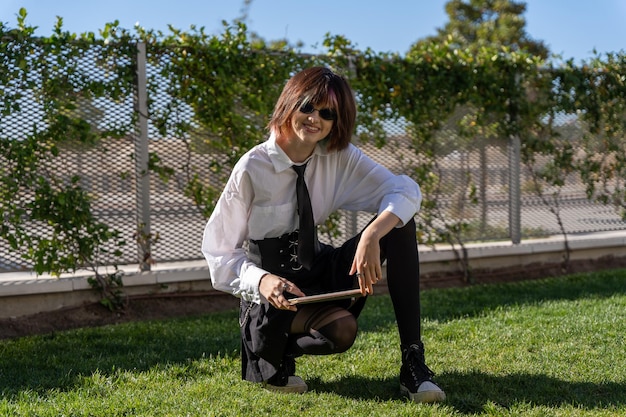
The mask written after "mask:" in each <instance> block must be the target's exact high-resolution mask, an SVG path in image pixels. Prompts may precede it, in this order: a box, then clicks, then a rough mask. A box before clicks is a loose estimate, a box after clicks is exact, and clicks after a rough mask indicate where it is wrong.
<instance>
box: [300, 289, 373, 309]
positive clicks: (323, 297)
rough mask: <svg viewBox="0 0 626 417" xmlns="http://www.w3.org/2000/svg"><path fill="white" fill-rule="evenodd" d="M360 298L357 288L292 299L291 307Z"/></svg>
mask: <svg viewBox="0 0 626 417" xmlns="http://www.w3.org/2000/svg"><path fill="white" fill-rule="evenodd" d="M357 296H358V297H360V296H361V290H360V289H358V288H356V289H353V290H346V291H337V292H329V293H325V294H316V295H305V296H304V297H296V298H290V299H289V302H290V303H291V305H296V304H306V303H316V302H319V301H330V300H340V299H342V298H351V297H357Z"/></svg>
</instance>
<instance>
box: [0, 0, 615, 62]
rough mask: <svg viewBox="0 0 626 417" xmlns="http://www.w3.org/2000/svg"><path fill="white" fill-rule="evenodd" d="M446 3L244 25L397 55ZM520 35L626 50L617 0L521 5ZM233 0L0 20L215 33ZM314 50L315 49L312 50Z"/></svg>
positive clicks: (266, 15)
mask: <svg viewBox="0 0 626 417" xmlns="http://www.w3.org/2000/svg"><path fill="white" fill-rule="evenodd" d="M445 4H446V0H384V1H372V2H370V1H365V0H334V1H318V2H315V1H313V2H310V1H293V0H292V1H289V0H253V1H252V6H251V8H250V10H249V16H248V20H247V22H248V27H249V30H250V31H254V32H256V33H258V34H259V35H260V36H261V37H263V38H265V39H267V40H272V39H279V38H284V37H286V38H287V39H289V40H290V41H291V42H296V41H302V42H303V43H304V44H305V48H304V51H305V52H316V51H318V52H319V51H320V50H321V49H322V48H321V43H322V41H323V39H324V35H325V33H327V32H329V33H331V34H332V35H343V36H345V37H347V38H348V39H349V40H351V41H352V42H353V43H354V44H356V45H357V47H358V48H359V49H361V50H364V49H366V48H367V47H370V48H372V49H373V50H374V51H375V52H399V53H405V52H406V51H407V50H408V49H409V47H410V45H411V44H413V43H414V42H415V41H416V40H418V39H421V38H424V37H426V36H429V35H433V34H435V33H436V29H437V28H439V27H442V26H443V25H444V24H445V22H446V21H447V15H446V14H445V10H444V5H445ZM526 4H527V12H526V15H525V17H526V21H527V28H526V29H527V32H528V33H529V34H530V35H531V36H532V37H533V38H534V39H539V40H543V41H544V42H546V43H547V44H548V46H549V47H550V50H551V51H552V52H553V53H557V54H561V55H562V56H563V58H565V59H568V58H574V59H575V60H576V61H580V60H581V59H588V58H590V57H592V56H593V53H592V51H593V49H594V48H595V49H596V50H597V51H598V52H601V53H604V52H618V51H624V50H626V1H625V0H594V1H588V0H584V1H573V0H528V1H526ZM242 5H243V1H241V0H178V1H164V0H151V1H147V0H107V1H101V0H100V1H96V0H82V1H81V0H0V21H2V22H3V23H8V24H9V26H11V27H14V26H15V24H16V14H17V11H18V10H19V9H20V7H25V8H26V9H27V11H28V18H27V22H29V23H30V24H31V25H34V26H38V27H39V29H38V30H37V34H39V35H41V36H47V35H49V34H50V33H51V29H52V26H53V24H54V22H55V20H56V16H61V17H63V19H64V27H65V29H66V30H69V31H71V32H95V33H98V30H99V29H102V28H103V27H104V25H105V23H107V22H113V21H114V20H119V21H120V25H121V26H122V27H124V28H128V29H132V27H133V26H134V25H135V23H136V22H139V24H141V26H143V27H145V28H148V29H150V28H151V29H160V30H164V31H166V30H167V25H168V24H172V25H173V26H174V27H176V28H178V29H182V30H187V29H189V26H190V25H192V24H194V25H196V26H198V27H201V26H204V27H205V30H206V31H207V32H208V33H211V34H219V33H221V32H222V26H221V23H220V22H221V21H222V20H226V21H228V22H231V21H232V20H233V19H235V18H237V17H239V16H240V10H241V7H242ZM316 45H317V47H316Z"/></svg>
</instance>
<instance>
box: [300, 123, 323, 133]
mask: <svg viewBox="0 0 626 417" xmlns="http://www.w3.org/2000/svg"><path fill="white" fill-rule="evenodd" d="M302 126H304V128H305V129H306V130H308V131H309V132H312V133H317V132H319V131H320V130H321V129H320V128H319V127H315V126H311V125H307V124H303V125H302Z"/></svg>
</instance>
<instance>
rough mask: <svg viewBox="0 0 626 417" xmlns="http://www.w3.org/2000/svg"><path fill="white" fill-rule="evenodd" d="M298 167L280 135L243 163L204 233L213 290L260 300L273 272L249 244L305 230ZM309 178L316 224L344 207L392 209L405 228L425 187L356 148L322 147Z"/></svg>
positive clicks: (308, 170)
mask: <svg viewBox="0 0 626 417" xmlns="http://www.w3.org/2000/svg"><path fill="white" fill-rule="evenodd" d="M293 164H294V162H292V161H291V160H290V159H289V157H288V156H287V154H286V153H285V152H284V151H283V150H282V149H281V148H280V147H279V146H278V145H277V144H276V138H275V137H274V135H270V137H269V139H268V140H267V141H266V142H264V143H262V144H260V145H257V146H255V147H254V148H252V149H251V150H249V151H248V152H247V153H246V154H245V155H244V156H243V157H242V158H241V159H240V160H239V161H238V162H237V164H236V165H235V167H234V168H233V171H232V173H231V175H230V178H229V180H228V182H227V184H226V187H225V188H224V191H223V192H222V195H221V196H220V198H219V200H218V202H217V205H216V206H215V209H214V210H213V213H212V215H211V217H210V218H209V221H208V222H207V225H206V227H205V230H204V237H203V241H202V252H203V254H204V256H205V257H206V260H207V262H208V265H209V272H210V274H211V282H212V284H213V287H214V288H215V289H217V290H220V291H225V292H229V293H232V294H234V295H235V296H238V297H241V298H243V299H245V300H247V301H253V302H256V303H259V302H260V301H261V296H260V294H259V281H260V280H261V277H262V276H263V275H265V274H267V271H265V270H263V269H262V268H261V267H260V263H259V262H258V260H252V259H250V257H249V256H248V255H247V253H246V250H245V249H244V242H245V241H247V240H249V239H253V240H261V239H264V238H272V237H278V236H282V235H283V234H285V233H290V232H293V231H294V230H297V229H298V215H297V202H296V194H295V187H296V186H295V184H296V177H297V175H296V173H295V171H294V170H293V169H291V166H292V165H293ZM305 179H306V183H307V188H308V190H309V194H310V196H311V204H312V207H313V217H314V220H315V224H320V223H323V222H324V221H325V220H326V219H327V218H328V216H329V215H330V214H331V213H333V212H334V211H336V210H338V209H345V210H354V211H367V212H372V213H382V212H383V211H391V212H392V213H393V214H395V215H396V216H398V217H399V218H400V220H401V221H402V222H403V223H406V222H407V221H409V220H410V219H411V218H412V217H413V216H414V215H415V214H416V213H417V211H418V210H419V207H420V203H421V200H422V194H421V192H420V188H419V186H418V185H417V183H415V181H413V180H412V179H411V178H409V177H408V176H406V175H394V174H392V173H391V172H390V171H389V170H388V169H386V168H385V167H383V166H382V165H379V164H377V163H376V162H374V161H372V160H371V159H370V158H369V157H367V156H366V155H365V154H364V153H362V152H361V151H360V150H359V149H358V148H357V147H355V146H354V145H352V144H350V145H349V147H348V148H347V149H345V150H342V151H339V152H327V151H326V149H325V147H324V146H323V145H321V144H318V145H317V148H316V150H315V152H314V153H313V155H312V156H311V157H310V159H309V162H308V165H307V168H306V171H305Z"/></svg>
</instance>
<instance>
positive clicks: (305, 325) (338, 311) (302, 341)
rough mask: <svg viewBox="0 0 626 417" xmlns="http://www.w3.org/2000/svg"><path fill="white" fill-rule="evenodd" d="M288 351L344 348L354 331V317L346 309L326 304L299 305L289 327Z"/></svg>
mask: <svg viewBox="0 0 626 417" xmlns="http://www.w3.org/2000/svg"><path fill="white" fill-rule="evenodd" d="M290 334H291V336H290V343H289V346H288V348H287V351H288V352H289V354H292V355H294V356H301V355H330V354H333V353H341V352H345V351H346V350H348V349H349V348H350V346H352V344H353V343H354V339H355V338H356V334H357V322H356V318H355V317H354V316H353V315H352V314H351V313H350V312H349V311H348V310H346V309H344V308H341V307H338V306H335V305H328V304H308V305H303V306H300V307H298V312H297V313H296V316H295V317H294V319H293V322H292V324H291V330H290Z"/></svg>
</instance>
